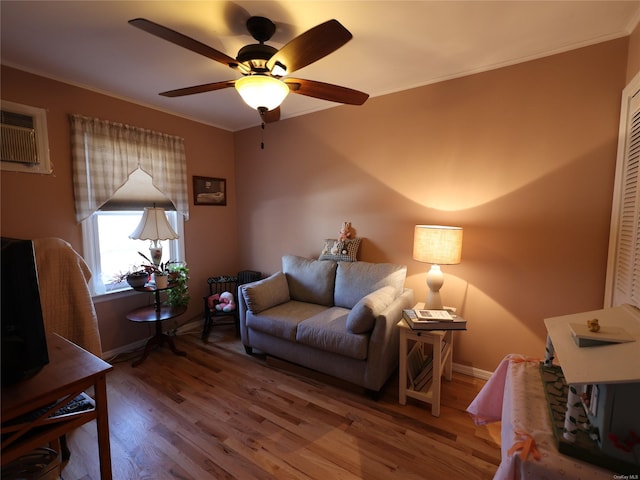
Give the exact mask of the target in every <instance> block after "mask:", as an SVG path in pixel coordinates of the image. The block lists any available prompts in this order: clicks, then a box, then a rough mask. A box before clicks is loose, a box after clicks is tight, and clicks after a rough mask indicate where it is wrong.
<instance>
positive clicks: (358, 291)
mask: <svg viewBox="0 0 640 480" xmlns="http://www.w3.org/2000/svg"><path fill="white" fill-rule="evenodd" d="M406 276H407V267H406V266H404V265H394V264H391V263H369V262H338V269H337V272H336V285H335V294H334V304H335V305H336V306H337V307H344V308H353V307H354V306H355V305H356V303H358V301H360V299H361V298H362V297H365V296H366V295H369V294H370V293H371V292H375V291H376V290H378V289H380V288H382V287H386V286H387V285H389V286H391V287H393V290H394V298H396V297H398V296H399V295H400V294H401V293H402V289H403V287H404V280H405V278H406Z"/></svg>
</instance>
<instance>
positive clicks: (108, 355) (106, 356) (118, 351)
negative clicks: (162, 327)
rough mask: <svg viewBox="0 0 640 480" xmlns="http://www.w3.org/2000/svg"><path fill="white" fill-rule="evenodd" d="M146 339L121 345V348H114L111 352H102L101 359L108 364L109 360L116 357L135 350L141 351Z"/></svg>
mask: <svg viewBox="0 0 640 480" xmlns="http://www.w3.org/2000/svg"><path fill="white" fill-rule="evenodd" d="M147 340H149V339H148V338H143V339H142V340H138V341H137V342H133V343H128V344H127V345H123V346H122V347H118V348H114V349H113V350H108V351H106V352H102V358H103V360H104V361H105V362H109V361H110V359H113V358H115V357H117V356H118V355H122V354H123V353H130V352H135V351H136V350H139V349H141V348H142V347H144V346H145V345H146V343H147Z"/></svg>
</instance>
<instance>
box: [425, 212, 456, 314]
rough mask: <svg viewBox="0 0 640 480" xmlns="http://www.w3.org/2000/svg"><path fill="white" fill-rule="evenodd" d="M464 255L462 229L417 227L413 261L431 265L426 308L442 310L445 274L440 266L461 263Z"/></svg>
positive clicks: (433, 226)
mask: <svg viewBox="0 0 640 480" xmlns="http://www.w3.org/2000/svg"><path fill="white" fill-rule="evenodd" d="M461 255H462V228H460V227H445V226H442V225H416V228H415V231H414V235H413V259H414V260H418V261H419V262H425V263H430V264H431V269H430V270H429V273H427V285H428V287H429V294H428V296H427V301H426V302H425V307H426V308H432V309H440V308H442V299H441V297H440V288H442V285H443V284H444V274H443V273H442V270H441V269H440V265H454V264H457V263H460V258H461Z"/></svg>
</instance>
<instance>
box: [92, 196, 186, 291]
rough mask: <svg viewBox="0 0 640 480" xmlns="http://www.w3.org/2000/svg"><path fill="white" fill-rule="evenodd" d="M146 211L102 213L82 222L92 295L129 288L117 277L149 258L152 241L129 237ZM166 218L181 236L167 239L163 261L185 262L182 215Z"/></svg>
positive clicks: (163, 248)
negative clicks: (91, 274) (116, 279)
mask: <svg viewBox="0 0 640 480" xmlns="http://www.w3.org/2000/svg"><path fill="white" fill-rule="evenodd" d="M142 212H143V209H136V210H114V211H109V210H99V211H97V212H96V213H94V214H93V215H91V217H89V218H88V219H87V220H85V221H84V222H83V223H82V231H83V239H84V251H85V252H91V253H90V254H89V255H85V260H86V261H87V264H88V265H89V268H90V269H91V272H92V273H93V276H92V278H91V293H92V295H94V296H96V295H104V294H108V293H112V292H118V291H122V290H125V289H128V288H129V286H128V285H127V283H126V281H122V282H119V283H118V282H115V281H114V278H115V277H116V276H117V275H119V274H120V273H123V272H126V271H128V270H129V269H131V268H132V267H133V266H139V265H140V264H142V263H144V262H145V260H144V259H143V258H142V257H141V256H140V255H139V254H138V252H141V253H143V254H144V255H146V256H147V257H149V243H150V242H149V241H146V240H144V241H143V240H132V239H130V238H129V235H130V234H131V232H133V230H134V229H135V228H136V226H137V225H138V223H140V219H141V218H142ZM166 215H167V219H168V220H169V223H170V224H171V226H172V227H173V229H174V230H175V231H176V233H178V235H179V236H180V238H179V239H177V240H164V241H162V242H160V243H161V244H162V254H163V256H162V261H163V262H167V261H169V260H171V261H176V262H184V260H185V259H184V241H183V238H184V234H183V233H184V228H183V222H182V216H181V215H179V214H178V213H177V212H176V211H167V212H166Z"/></svg>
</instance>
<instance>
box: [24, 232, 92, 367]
mask: <svg viewBox="0 0 640 480" xmlns="http://www.w3.org/2000/svg"><path fill="white" fill-rule="evenodd" d="M33 245H34V250H35V255H36V266H37V269H38V282H39V284H40V303H41V304H42V314H43V317H44V324H45V329H46V331H47V332H55V333H57V334H59V335H61V336H63V337H64V338H66V339H67V340H70V341H71V342H73V343H75V344H76V345H79V346H80V347H82V348H84V349H85V350H87V351H89V352H91V353H93V354H94V355H96V356H98V357H101V356H102V345H101V343H100V332H99V330H98V318H97V316H96V311H95V308H94V306H93V301H92V300H91V293H90V292H89V286H88V284H87V282H88V281H89V279H90V278H91V271H90V270H89V267H88V266H87V264H86V263H85V261H84V259H83V258H82V257H81V256H80V255H79V254H78V253H77V252H76V251H75V250H74V249H73V247H72V246H71V245H70V244H69V243H67V242H65V241H64V240H62V239H60V238H39V239H35V240H34V241H33Z"/></svg>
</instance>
